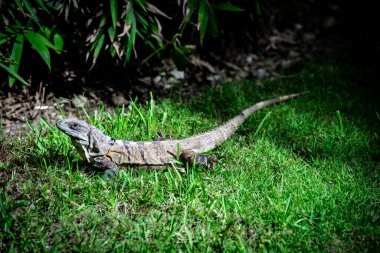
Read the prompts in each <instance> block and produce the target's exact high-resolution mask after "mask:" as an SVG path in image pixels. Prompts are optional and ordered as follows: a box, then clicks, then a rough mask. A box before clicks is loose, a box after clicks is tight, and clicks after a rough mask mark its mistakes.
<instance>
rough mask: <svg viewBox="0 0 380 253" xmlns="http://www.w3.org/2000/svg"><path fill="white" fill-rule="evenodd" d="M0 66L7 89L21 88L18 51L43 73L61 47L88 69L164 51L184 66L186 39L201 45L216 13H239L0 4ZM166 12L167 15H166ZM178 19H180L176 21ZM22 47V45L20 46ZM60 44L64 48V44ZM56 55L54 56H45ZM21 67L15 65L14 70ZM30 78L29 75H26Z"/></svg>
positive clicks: (184, 7)
mask: <svg viewBox="0 0 380 253" xmlns="http://www.w3.org/2000/svg"><path fill="white" fill-rule="evenodd" d="M0 6H1V9H2V10H4V11H2V13H1V22H2V23H3V25H1V26H2V28H0V45H1V54H0V57H1V58H0V63H2V64H1V65H0V67H1V68H3V69H4V70H5V71H6V72H8V84H9V86H10V87H12V86H13V84H14V82H15V80H19V81H21V82H22V83H23V84H26V83H27V82H26V81H25V80H24V79H22V77H21V76H20V75H19V73H20V72H21V73H22V68H20V66H22V63H23V64H31V62H29V59H24V60H23V59H22V55H25V54H23V51H25V50H32V51H33V52H34V53H37V55H38V56H39V57H40V59H42V60H43V62H44V63H45V65H46V66H47V67H48V69H49V70H51V69H52V64H55V63H54V62H53V63H52V58H54V60H55V61H59V60H60V59H59V57H58V55H59V54H61V53H62V52H63V50H64V48H63V45H64V44H65V46H66V47H67V51H68V53H70V51H71V52H72V50H77V51H78V52H80V54H82V56H83V57H85V58H86V60H87V61H88V62H89V63H90V65H91V67H93V66H94V65H95V64H96V63H97V62H98V60H99V58H101V57H111V58H112V62H114V63H115V64H116V65H125V64H128V63H129V62H130V61H131V59H137V60H138V61H140V62H143V63H145V62H147V61H148V60H150V59H151V58H152V57H153V56H157V55H158V54H159V53H160V52H162V51H163V50H165V49H168V50H174V51H175V52H176V55H177V58H178V57H182V61H186V55H188V54H189V53H190V52H191V50H190V51H189V50H188V48H189V47H191V46H190V45H191V44H194V43H195V42H196V37H194V36H186V38H187V40H186V41H184V42H185V43H183V41H181V42H180V38H183V37H184V36H183V35H184V34H187V35H191V34H193V31H194V30H198V32H199V35H198V37H199V40H200V41H203V40H204V39H205V36H206V34H207V32H208V31H210V33H211V35H212V36H214V37H215V36H217V35H218V25H217V17H216V14H215V12H216V11H231V12H234V11H242V9H241V8H239V7H237V6H235V5H232V4H230V3H228V2H223V1H216V0H213V1H211V0H189V1H181V2H180V3H177V1H167V2H163V3H158V4H157V5H154V4H153V2H151V1H145V0H131V1H120V0H109V1H103V2H100V3H99V2H91V1H83V0H71V1H62V0H52V1H46V0H34V1H31V0H17V1H1V2H0ZM167 13H170V14H167ZM178 17H180V19H178ZM25 40H26V41H27V42H28V43H25V42H24V41H25ZM64 42H65V43H64ZM52 51H53V52H55V53H56V54H57V55H55V56H54V57H53V56H52V55H51V52H52ZM20 64H21V65H20ZM31 74H33V73H31Z"/></svg>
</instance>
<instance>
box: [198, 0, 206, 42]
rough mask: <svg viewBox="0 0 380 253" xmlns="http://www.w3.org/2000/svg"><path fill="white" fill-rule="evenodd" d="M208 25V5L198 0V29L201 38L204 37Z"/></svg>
mask: <svg viewBox="0 0 380 253" xmlns="http://www.w3.org/2000/svg"><path fill="white" fill-rule="evenodd" d="M207 25H208V6H207V2H206V1H200V2H199V11H198V30H199V33H200V37H201V40H203V38H204V37H205V34H206V30H207Z"/></svg>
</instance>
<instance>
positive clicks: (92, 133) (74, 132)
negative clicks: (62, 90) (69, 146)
mask: <svg viewBox="0 0 380 253" xmlns="http://www.w3.org/2000/svg"><path fill="white" fill-rule="evenodd" d="M57 127H58V129H59V130H61V131H62V132H63V133H65V134H67V135H68V136H69V137H70V138H71V141H72V142H73V144H74V146H75V147H76V149H77V150H78V152H79V154H80V156H81V157H82V158H83V159H85V160H87V161H88V162H91V161H93V159H94V158H96V157H99V156H104V155H105V154H107V152H108V149H109V147H110V146H111V145H112V144H113V140H112V139H111V138H110V137H109V136H107V135H105V134H103V133H102V131H100V130H99V129H97V128H96V127H94V126H92V125H89V124H87V123H86V121H83V120H79V119H76V118H70V119H62V120H58V121H57Z"/></svg>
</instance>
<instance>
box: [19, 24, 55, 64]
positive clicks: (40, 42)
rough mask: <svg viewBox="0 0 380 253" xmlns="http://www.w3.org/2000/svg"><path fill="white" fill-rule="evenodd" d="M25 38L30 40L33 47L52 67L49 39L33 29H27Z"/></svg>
mask: <svg viewBox="0 0 380 253" xmlns="http://www.w3.org/2000/svg"><path fill="white" fill-rule="evenodd" d="M24 35H25V38H26V39H27V40H28V41H29V43H30V44H31V45H32V47H33V48H34V49H35V50H36V51H37V53H38V54H39V55H40V56H41V58H42V59H43V60H44V61H45V63H46V65H47V66H48V67H49V70H50V69H51V67H50V52H49V49H48V47H47V45H46V41H48V40H47V39H46V38H45V37H44V36H42V35H41V34H39V33H35V32H33V31H27V32H26V33H24Z"/></svg>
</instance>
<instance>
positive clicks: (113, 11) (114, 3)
mask: <svg viewBox="0 0 380 253" xmlns="http://www.w3.org/2000/svg"><path fill="white" fill-rule="evenodd" d="M110 5H111V6H110V7H111V17H112V26H113V30H114V31H116V24H117V0H110Z"/></svg>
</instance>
